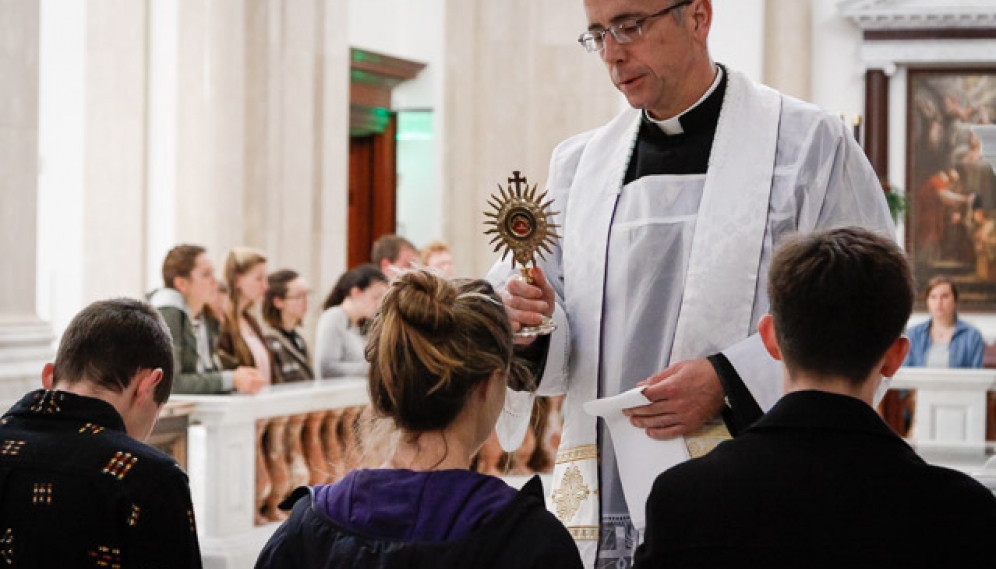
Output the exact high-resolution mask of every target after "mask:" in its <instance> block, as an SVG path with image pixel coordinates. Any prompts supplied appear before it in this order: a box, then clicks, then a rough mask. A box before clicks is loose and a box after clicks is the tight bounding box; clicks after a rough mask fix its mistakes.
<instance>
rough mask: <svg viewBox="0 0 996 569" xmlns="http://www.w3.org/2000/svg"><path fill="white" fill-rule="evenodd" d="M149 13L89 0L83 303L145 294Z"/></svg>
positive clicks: (124, 2)
mask: <svg viewBox="0 0 996 569" xmlns="http://www.w3.org/2000/svg"><path fill="white" fill-rule="evenodd" d="M147 17H148V10H147V5H146V3H145V2H132V1H131V0H88V2H87V9H86V55H85V66H86V68H85V69H86V71H85V73H86V76H85V77H86V79H85V85H86V87H85V93H81V94H80V96H81V97H83V98H84V107H83V109H84V111H83V112H84V115H83V116H84V121H85V123H84V124H85V127H84V147H83V148H84V150H83V159H84V167H83V212H82V215H83V271H82V277H83V282H82V303H83V305H86V304H89V303H90V302H93V301H95V300H100V299H105V298H109V297H112V296H140V295H142V294H143V293H144V292H146V291H147V284H148V283H146V280H145V270H144V268H145V259H146V253H145V246H144V244H145V225H146V207H145V202H146V142H147V139H146V133H147V127H146V120H147V112H146V111H147V109H146V95H147V65H146V57H147V39H148V25H147ZM80 308H82V306H80Z"/></svg>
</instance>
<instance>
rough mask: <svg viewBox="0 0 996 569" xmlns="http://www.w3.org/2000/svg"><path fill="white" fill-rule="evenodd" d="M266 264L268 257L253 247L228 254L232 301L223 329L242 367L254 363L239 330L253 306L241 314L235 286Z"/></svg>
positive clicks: (226, 267)
mask: <svg viewBox="0 0 996 569" xmlns="http://www.w3.org/2000/svg"><path fill="white" fill-rule="evenodd" d="M265 262H266V255H264V254H263V252H262V251H260V250H258V249H253V248H251V247H236V248H234V249H232V250H231V251H230V252H229V253H228V257H226V258H225V282H226V283H227V284H228V298H229V300H230V301H231V302H230V303H229V305H228V313H227V314H226V315H225V316H226V318H225V323H224V324H223V325H222V329H223V330H224V331H225V332H226V333H227V334H228V335H229V336H231V338H232V350H233V352H232V355H234V356H235V357H236V359H238V360H239V362H240V363H241V364H242V365H250V363H251V362H252V361H253V357H252V351H250V350H249V345H248V344H246V341H245V338H243V337H242V331H241V330H240V329H239V318H244V317H245V316H248V312H249V309H250V308H252V304H250V305H248V306H246V308H245V310H243V311H242V312H241V313H239V301H240V300H241V299H240V298H239V288H238V287H237V286H235V280H236V279H237V278H238V277H241V276H242V275H244V274H246V273H248V272H249V271H251V270H252V269H253V268H254V267H256V266H257V265H259V264H261V263H265Z"/></svg>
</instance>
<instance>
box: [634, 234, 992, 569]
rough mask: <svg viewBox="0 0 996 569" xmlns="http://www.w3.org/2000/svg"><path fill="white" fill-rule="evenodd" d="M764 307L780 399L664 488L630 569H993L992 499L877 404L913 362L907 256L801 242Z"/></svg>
mask: <svg viewBox="0 0 996 569" xmlns="http://www.w3.org/2000/svg"><path fill="white" fill-rule="evenodd" d="M768 294H769V296H770V298H771V313H770V314H768V315H766V316H764V317H763V318H762V319H761V321H760V323H759V325H758V329H759V331H760V335H761V338H762V340H763V342H764V346H765V348H766V349H767V351H768V353H770V354H771V355H772V357H774V358H776V359H778V360H781V361H782V363H783V365H784V386H785V392H786V395H785V396H784V397H783V398H782V399H781V400H780V401H779V402H778V403H776V404H775V406H774V407H773V408H772V409H771V410H770V411H768V413H767V414H766V415H764V416H763V417H762V418H761V419H759V420H758V421H757V422H756V423H755V424H754V425H752V426H751V427H750V428H748V429H747V430H746V431H744V433H743V434H742V435H740V436H739V437H737V438H736V439H734V440H732V441H729V442H725V443H722V444H720V445H719V446H718V447H717V448H716V449H715V450H714V451H713V452H711V453H710V454H708V455H706V456H704V457H702V458H699V459H696V460H692V461H689V462H687V463H684V464H680V465H678V466H676V467H674V468H672V469H670V470H668V471H666V472H664V473H663V474H661V475H660V476H659V477H658V478H657V480H656V482H655V483H654V488H653V491H652V492H651V495H650V498H649V500H648V502H647V531H646V535H645V541H644V544H643V545H641V546H640V548H639V549H638V551H637V554H636V561H637V562H636V567H658V566H664V565H666V566H668V567H733V566H738V567H773V568H777V567H897V568H898V567H903V568H908V567H980V566H991V564H992V560H993V557H992V549H991V547H990V543H991V540H992V536H993V535H996V498H994V497H993V495H992V493H990V492H989V490H987V489H986V488H985V487H984V486H982V485H981V484H979V483H978V482H977V481H975V480H973V479H972V478H970V477H969V476H967V475H965V474H962V473H960V472H956V471H954V470H949V469H947V468H942V467H938V466H931V465H929V464H926V463H925V462H924V461H923V459H921V458H920V457H919V456H917V454H916V453H915V452H914V451H913V449H911V448H910V447H909V445H907V444H906V442H905V441H903V440H902V439H901V438H899V437H898V436H897V435H896V434H895V433H893V432H892V431H891V430H890V429H889V427H888V426H887V425H886V424H885V423H884V422H883V421H882V419H881V418H880V417H879V416H878V415H877V414H876V413H875V411H874V409H873V407H872V404H873V400H874V398H875V394H876V391H877V390H878V388H879V385H880V384H881V382H882V378H883V376H884V377H890V376H892V375H893V374H894V373H895V372H896V370H897V369H899V367H900V365H902V362H903V358H904V357H905V356H906V352H907V350H908V349H909V341H908V340H907V339H906V338H905V337H903V336H902V332H903V328H904V327H905V325H906V322H907V320H908V319H909V315H910V312H911V311H912V307H913V299H914V295H915V291H914V288H913V281H912V277H911V274H910V268H909V264H908V262H907V260H906V256H905V254H904V253H903V252H902V250H900V249H899V247H898V246H897V245H896V244H895V243H894V242H893V241H892V240H890V239H889V238H887V237H884V236H881V235H877V234H875V233H872V232H869V231H867V230H863V229H857V228H845V229H837V230H833V231H829V232H826V233H818V234H812V235H808V236H803V237H798V238H796V239H794V240H793V241H790V242H789V243H787V244H786V245H785V246H784V247H782V248H781V249H780V250H779V251H778V252H777V253H776V254H775V257H774V259H773V261H772V263H771V269H770V272H769V279H768Z"/></svg>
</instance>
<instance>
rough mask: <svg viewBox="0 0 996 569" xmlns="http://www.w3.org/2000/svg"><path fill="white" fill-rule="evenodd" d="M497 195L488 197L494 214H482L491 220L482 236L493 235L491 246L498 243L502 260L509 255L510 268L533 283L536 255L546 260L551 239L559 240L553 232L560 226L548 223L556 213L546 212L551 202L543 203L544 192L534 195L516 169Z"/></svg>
mask: <svg viewBox="0 0 996 569" xmlns="http://www.w3.org/2000/svg"><path fill="white" fill-rule="evenodd" d="M513 186H514V187H513ZM498 192H499V195H495V194H491V198H490V199H489V200H488V205H490V206H491V207H492V208H494V211H485V212H484V215H486V216H488V217H490V218H492V219H490V220H486V221H485V222H484V223H485V225H490V226H492V227H491V228H490V229H488V230H487V231H485V232H484V234H485V235H490V234H496V235H495V236H494V237H492V238H491V243H495V242H496V241H497V242H498V244H497V245H495V249H494V250H495V252H496V253H497V252H498V251H500V250H501V249H504V250H505V251H504V252H503V253H502V255H501V258H502V260H503V261H504V260H505V257H507V256H508V254H509V253H512V268H513V269H514V268H515V265H516V263H518V264H519V266H520V267H521V270H520V272H521V274H522V278H523V280H525V281H526V282H532V278H530V276H529V267H531V266H534V265H535V264H536V261H535V256H536V255H537V254H538V255H539V256H540V258H542V259H546V257H545V256H544V255H543V251H546V252H547V253H552V251H551V250H550V245H552V244H553V240H554V239H559V238H560V236H559V235H557V233H556V232H555V231H554V229H556V228H558V227H560V226H559V225H557V224H556V223H552V222H551V221H550V218H551V217H552V216H554V215H556V214H557V212H555V211H550V209H549V208H550V205H551V204H553V200H552V199H551V200H549V201H547V202H545V203H544V202H543V199H544V198H545V197H546V192H543V193H541V194H539V195H536V185H535V184H533V187H532V188H530V187H529V182H528V181H527V180H526V178H525V177H524V176H522V175H521V173H520V172H519V171H518V170H515V171H514V172H512V177H511V178H509V179H508V187H507V188H503V187H502V186H501V184H498Z"/></svg>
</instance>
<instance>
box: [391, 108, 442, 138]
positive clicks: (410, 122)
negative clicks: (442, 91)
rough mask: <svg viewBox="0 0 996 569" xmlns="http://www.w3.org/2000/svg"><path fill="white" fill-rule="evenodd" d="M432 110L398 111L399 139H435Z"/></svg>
mask: <svg viewBox="0 0 996 569" xmlns="http://www.w3.org/2000/svg"><path fill="white" fill-rule="evenodd" d="M432 130H433V128H432V111H401V112H399V113H398V134H397V140H399V141H417V142H425V141H429V140H432V139H433V132H432Z"/></svg>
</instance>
